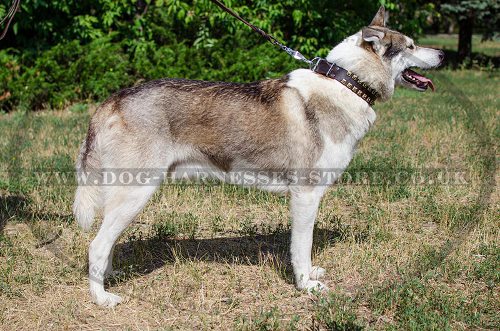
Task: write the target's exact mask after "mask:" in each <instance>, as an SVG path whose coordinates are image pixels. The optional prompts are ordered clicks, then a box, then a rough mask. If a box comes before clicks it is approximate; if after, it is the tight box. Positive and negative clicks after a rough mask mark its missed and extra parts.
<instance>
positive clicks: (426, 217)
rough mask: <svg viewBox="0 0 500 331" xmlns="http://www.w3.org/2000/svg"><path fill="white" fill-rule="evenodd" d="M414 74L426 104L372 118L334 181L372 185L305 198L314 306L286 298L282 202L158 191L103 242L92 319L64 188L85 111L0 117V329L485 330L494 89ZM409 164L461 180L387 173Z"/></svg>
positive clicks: (389, 107) (494, 223) (246, 195)
mask: <svg viewBox="0 0 500 331" xmlns="http://www.w3.org/2000/svg"><path fill="white" fill-rule="evenodd" d="M429 75H430V76H432V78H433V80H434V81H435V82H436V85H437V88H438V92H436V93H434V94H432V93H430V92H429V93H425V94H419V93H416V92H412V91H407V90H398V91H397V93H396V95H395V97H394V99H393V100H392V101H390V102H388V103H386V104H382V105H377V107H376V111H377V116H378V119H377V122H376V125H375V127H374V128H373V129H372V131H371V132H370V133H369V134H368V135H367V137H366V138H365V139H364V140H363V141H362V143H361V144H360V147H359V151H358V153H357V155H356V157H355V159H354V160H353V162H352V164H351V165H350V167H349V169H348V172H349V173H353V174H355V173H360V172H362V171H366V172H367V173H368V172H369V173H371V174H372V173H378V174H379V175H380V176H384V179H385V180H386V181H385V182H382V183H381V184H379V185H364V184H362V183H363V181H362V180H363V178H361V179H358V181H357V182H356V183H357V184H356V185H354V184H349V183H344V184H341V185H338V186H335V187H333V188H331V189H330V190H329V191H328V193H327V195H326V196H325V198H324V200H323V201H322V204H321V207H320V211H319V216H318V220H317V227H316V231H315V247H314V256H313V261H314V263H315V264H318V265H321V266H323V267H325V268H326V269H327V276H326V279H325V282H326V283H327V284H328V285H329V287H330V288H331V293H329V294H327V295H318V296H311V295H308V294H305V293H302V292H298V291H296V290H295V288H294V286H293V283H292V277H291V271H290V267H289V261H288V259H289V257H288V254H287V251H288V244H289V239H288V237H289V220H288V211H287V198H286V197H280V196H276V195H272V194H268V193H263V192H259V191H253V190H246V189H242V188H238V187H234V186H228V185H208V186H193V185H166V186H163V187H162V188H161V189H160V190H159V192H157V193H156V194H155V195H154V197H153V198H152V200H151V201H150V203H149V204H148V206H147V207H146V208H145V210H144V211H143V212H142V213H141V214H140V215H139V216H138V218H137V221H136V222H135V223H134V225H132V226H131V227H130V228H129V229H128V230H127V232H126V233H125V235H124V236H123V237H122V238H121V239H120V241H119V243H118V244H117V248H116V251H115V259H114V263H115V267H116V268H117V269H119V270H121V271H122V274H120V275H119V276H117V277H115V278H114V279H111V280H110V281H109V284H108V286H109V287H110V289H111V291H112V292H115V293H118V294H120V295H122V296H123V297H125V298H126V300H125V302H124V303H123V304H121V305H119V306H118V307H117V308H115V309H114V310H105V309H100V308H98V307H97V306H95V305H93V304H92V303H90V301H89V295H88V293H87V281H86V272H87V270H86V268H87V248H88V244H89V243H90V241H91V240H92V237H93V235H94V234H95V229H94V230H93V231H92V232H91V233H89V234H87V233H83V232H82V231H81V230H80V229H79V228H78V227H77V225H76V224H75V223H74V221H73V218H72V216H71V203H72V195H73V192H74V188H75V187H74V183H73V178H72V177H71V176H69V177H68V176H67V175H68V174H71V171H72V167H73V163H74V158H75V157H76V154H77V150H78V145H79V143H80V141H81V140H82V138H83V137H84V135H85V131H86V128H87V123H88V119H89V113H91V112H92V111H93V110H94V109H95V106H94V105H85V104H78V105H75V106H73V107H71V108H70V109H67V110H64V111H58V112H56V111H52V112H38V113H31V114H23V113H20V112H14V113H10V114H3V115H0V131H1V132H2V135H1V137H0V149H1V154H0V217H1V218H0V328H5V329H9V330H11V329H19V330H25V329H33V328H34V327H35V328H51V329H75V328H78V329H89V330H90V329H92V330H95V329H99V330H100V329H129V330H135V329H141V330H142V329H146V328H148V329H158V330H172V329H179V330H185V329H196V330H199V329H201V330H207V329H217V330H218V329H228V330H233V329H237V330H293V329H296V330H303V329H312V330H322V329H328V330H362V329H370V330H465V329H479V330H486V329H497V328H498V326H499V325H500V314H499V313H498V312H499V311H500V305H499V302H500V300H499V296H498V293H500V291H499V289H500V288H499V281H500V274H499V270H500V255H499V252H500V250H499V246H498V243H499V232H498V229H499V222H498V215H499V211H500V208H499V207H500V204H499V201H500V200H499V191H498V188H497V186H496V185H494V184H495V181H494V180H495V178H498V172H497V171H496V162H497V159H496V158H497V157H498V156H497V155H498V150H497V147H498V146H497V145H496V143H497V142H498V141H499V136H500V130H499V127H498V120H497V119H498V115H499V114H498V109H500V107H499V106H500V101H499V99H498V84H499V77H498V76H497V73H496V72H489V71H466V70H463V71H447V70H443V71H439V72H432V73H430V74H429ZM469 102H470V103H469ZM426 167H427V168H435V169H437V168H439V169H441V168H448V169H459V170H461V171H464V172H465V173H466V175H465V176H464V178H465V179H466V183H465V184H463V185H446V184H443V182H442V181H441V183H440V184H439V183H438V184H436V183H420V182H419V181H418V180H417V183H419V185H416V184H413V183H411V182H408V181H402V180H400V179H401V174H399V175H398V171H402V170H404V173H405V176H406V177H408V178H417V179H419V178H420V177H419V176H421V174H420V173H419V169H422V168H426ZM47 169H51V170H54V171H58V172H59V173H58V176H55V174H53V176H52V177H44V176H43V175H44V174H46V173H45V172H44V171H45V170H47ZM435 179H437V180H439V176H438V175H436V177H435ZM492 179H493V181H492ZM65 180H66V182H65ZM441 180H443V179H442V178H441ZM387 181H391V183H392V184H390V183H388V182H387ZM395 182H397V183H396V184H395Z"/></svg>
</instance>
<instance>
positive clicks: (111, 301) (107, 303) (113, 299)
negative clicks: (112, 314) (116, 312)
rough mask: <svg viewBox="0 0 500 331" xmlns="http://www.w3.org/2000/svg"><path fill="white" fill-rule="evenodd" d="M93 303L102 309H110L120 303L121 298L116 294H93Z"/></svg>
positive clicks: (104, 292)
mask: <svg viewBox="0 0 500 331" xmlns="http://www.w3.org/2000/svg"><path fill="white" fill-rule="evenodd" d="M92 297H93V299H94V302H95V303H96V304H98V305H99V306H102V307H107V308H111V307H114V306H116V305H117V304H119V303H120V302H122V298H121V297H119V296H118V295H116V294H113V293H110V292H106V291H103V292H100V293H99V294H94V295H93V296H92Z"/></svg>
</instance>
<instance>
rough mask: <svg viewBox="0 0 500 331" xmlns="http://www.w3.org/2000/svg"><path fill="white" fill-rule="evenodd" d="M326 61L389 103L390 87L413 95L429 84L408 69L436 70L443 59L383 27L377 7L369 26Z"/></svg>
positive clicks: (339, 47)
mask: <svg viewBox="0 0 500 331" xmlns="http://www.w3.org/2000/svg"><path fill="white" fill-rule="evenodd" d="M327 59H328V60H329V61H330V62H335V63H337V64H338V65H340V66H342V67H344V68H346V69H348V70H351V71H353V72H354V73H356V74H357V75H358V76H359V77H360V78H362V79H364V80H365V81H366V83H368V84H370V85H371V86H372V87H373V88H375V89H376V90H377V91H378V92H379V93H380V94H381V99H382V100H387V99H389V98H390V97H391V96H392V94H393V92H394V86H395V85H400V86H404V87H407V88H411V89H415V90H417V91H421V92H423V91H425V90H427V89H428V88H429V87H430V88H431V89H432V90H434V84H433V83H432V81H431V80H430V79H428V78H426V77H424V76H423V75H421V74H417V73H416V72H415V71H413V70H411V68H421V69H430V68H434V67H438V66H439V65H440V64H441V63H442V62H443V59H444V53H443V52H442V51H440V50H436V49H431V48H425V47H420V46H417V45H415V43H414V41H413V40H412V39H411V38H409V37H407V36H405V35H403V34H402V33H399V32H397V31H393V30H390V29H388V28H387V27H386V26H385V9H384V7H381V8H380V9H379V11H378V12H377V14H376V15H375V17H374V18H373V20H372V22H371V23H370V25H369V26H367V27H365V28H363V29H362V30H361V31H360V32H358V33H357V34H355V35H353V36H351V37H349V38H347V39H346V40H344V41H343V42H342V43H341V44H339V45H338V46H337V47H335V48H334V49H333V50H332V51H331V52H330V54H329V55H328V57H327Z"/></svg>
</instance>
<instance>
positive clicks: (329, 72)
mask: <svg viewBox="0 0 500 331" xmlns="http://www.w3.org/2000/svg"><path fill="white" fill-rule="evenodd" d="M311 70H312V71H314V72H316V73H318V74H320V75H323V76H326V77H328V78H332V79H335V80H337V81H339V82H340V83H342V84H343V85H345V87H347V88H348V89H349V90H351V91H352V92H353V93H355V94H356V95H357V96H358V97H360V98H361V99H363V100H365V101H366V102H367V103H368V104H369V105H370V106H373V105H374V104H375V100H376V99H377V98H378V97H379V94H378V93H377V91H375V90H374V89H372V88H370V87H369V86H368V84H366V83H363V82H361V81H360V80H359V78H358V76H356V75H355V74H354V73H352V72H350V71H347V70H345V69H344V68H342V67H339V66H338V65H336V64H335V63H330V62H328V61H327V60H325V59H321V58H318V59H315V61H314V62H313V65H312V66H311Z"/></svg>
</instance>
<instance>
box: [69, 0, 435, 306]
mask: <svg viewBox="0 0 500 331" xmlns="http://www.w3.org/2000/svg"><path fill="white" fill-rule="evenodd" d="M443 58H444V56H443V52H442V51H439V50H435V49H429V48H423V47H418V46H416V45H415V44H414V42H413V40H412V39H411V38H409V37H407V36H405V35H403V34H401V33H399V32H396V31H393V30H390V29H389V28H387V27H386V25H385V9H384V7H381V8H380V9H379V11H378V12H377V14H376V15H375V17H374V18H373V21H372V22H371V24H370V25H369V26H367V27H364V28H363V29H362V30H361V31H359V32H358V33H356V34H354V35H352V36H350V37H348V38H346V39H345V40H344V41H343V42H341V43H340V44H338V45H337V46H336V47H334V48H333V49H332V50H331V52H330V53H329V55H328V56H327V58H326V60H327V61H328V62H330V63H335V64H337V65H338V66H340V67H343V68H345V69H346V70H348V71H350V72H352V73H354V74H355V75H356V76H357V77H358V79H359V80H360V81H362V82H363V83H364V84H366V86H368V87H369V88H370V89H371V90H373V91H376V95H377V96H378V99H379V100H380V101H387V100H389V99H390V98H391V96H392V95H393V93H394V88H395V86H397V85H399V86H403V87H407V88H411V89H415V90H417V91H425V90H427V89H428V88H429V87H430V88H432V89H434V85H433V83H432V81H431V80H430V79H428V78H425V77H424V76H422V75H420V74H417V73H416V72H415V71H413V70H411V69H410V68H412V67H419V68H422V69H428V68H433V67H437V66H439V65H440V64H441V63H442V61H443ZM375 118H376V114H375V111H374V110H373V108H372V107H371V105H370V104H369V103H367V102H366V100H364V99H363V98H361V97H360V95H357V94H356V93H353V90H352V89H351V90H350V89H349V88H347V86H345V84H342V83H340V82H339V81H336V80H334V79H331V78H329V77H326V76H324V75H320V74H318V73H316V72H314V71H312V70H309V69H297V70H295V71H292V72H291V73H289V74H288V75H286V76H284V77H282V78H278V79H271V80H265V81H259V82H254V83H242V84H237V83H225V82H206V81H192V80H182V79H160V80H155V81H151V82H147V83H144V84H142V85H139V86H136V87H131V88H127V89H124V90H121V91H119V92H117V93H115V94H113V95H112V96H110V97H109V98H108V99H107V100H106V101H105V102H103V103H102V104H101V105H100V106H99V108H98V109H97V111H96V112H95V114H94V115H93V116H92V118H91V120H90V124H89V129H88V133H87V136H86V139H85V140H84V142H83V144H82V145H81V148H80V152H79V156H78V161H77V164H76V169H77V173H78V174H79V176H80V175H82V174H87V175H89V174H90V175H91V176H94V177H95V178H101V179H102V176H103V169H168V172H167V173H171V172H175V171H174V169H175V168H177V167H181V166H187V167H190V166H192V167H194V168H196V167H199V166H206V167H210V168H215V169H218V170H219V171H221V172H222V173H229V172H231V171H237V170H239V169H257V170H263V171H267V170H276V169H278V170H280V172H281V173H282V174H287V173H288V172H289V171H293V170H294V169H326V168H333V169H337V170H339V171H338V172H337V173H336V174H335V175H334V176H331V177H330V178H329V179H328V182H327V183H326V185H325V183H322V184H321V185H308V184H307V183H301V182H300V181H295V182H293V183H292V179H291V177H288V176H286V175H284V176H281V177H279V176H278V177H277V178H274V179H273V178H270V179H269V181H268V182H266V183H265V184H262V185H259V181H258V180H257V181H256V182H255V183H256V184H255V185H254V186H256V187H258V188H262V189H268V190H271V191H276V192H282V193H283V192H285V193H287V194H289V196H290V213H291V219H292V227H291V249H290V252H291V264H292V266H293V271H294V276H295V285H296V287H297V288H298V289H303V290H308V291H312V290H314V289H317V290H322V289H326V286H325V285H324V284H323V283H322V282H320V281H319V279H320V277H322V276H323V275H324V273H325V270H324V269H323V268H321V267H318V266H312V263H311V248H312V238H313V228H314V222H315V218H316V214H317V210H318V207H319V203H320V200H321V198H322V196H323V194H324V193H325V191H326V189H327V188H328V186H329V185H331V184H334V182H335V180H337V179H338V177H339V176H340V175H341V173H342V171H343V170H344V169H345V168H346V167H347V166H348V164H349V162H350V161H351V158H352V157H353V153H354V152H355V149H356V145H357V144H358V142H359V141H360V140H361V138H363V136H364V135H365V134H366V133H367V131H368V130H369V128H370V127H371V126H372V124H373V123H374V121H375ZM164 178H165V176H163V177H161V179H164ZM160 184H161V180H159V181H157V182H155V183H149V185H85V184H82V183H79V185H78V188H77V190H76V194H75V201H74V205H73V212H74V215H75V218H76V220H77V221H78V223H79V224H80V225H81V226H82V227H83V228H84V229H89V228H90V227H91V225H92V222H93V219H94V216H95V213H96V212H97V211H102V213H103V216H104V217H103V221H102V224H101V227H100V229H99V231H98V233H97V235H96V237H95V239H94V240H93V241H92V242H91V244H90V247H89V283H90V294H91V296H92V299H93V301H94V302H95V303H97V304H98V305H101V306H106V307H113V306H115V305H116V304H118V303H120V302H121V300H122V299H121V298H120V297H119V296H117V295H115V294H112V293H110V292H107V291H106V290H105V289H104V285H103V282H104V279H105V277H106V276H107V275H109V274H111V272H112V256H113V248H114V245H115V243H116V241H117V239H118V238H119V236H120V235H121V234H122V233H123V231H124V230H125V229H126V227H127V226H128V225H129V224H130V223H131V222H132V221H133V219H134V217H135V216H136V215H137V214H138V213H139V212H140V211H141V209H142V208H143V207H144V205H145V204H146V202H147V201H148V200H149V198H150V197H151V195H152V194H153V193H154V192H155V190H156V189H157V188H158V186H159V185H160Z"/></svg>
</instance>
